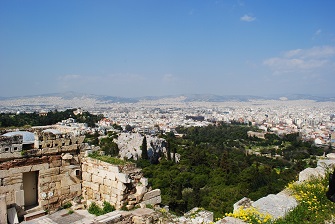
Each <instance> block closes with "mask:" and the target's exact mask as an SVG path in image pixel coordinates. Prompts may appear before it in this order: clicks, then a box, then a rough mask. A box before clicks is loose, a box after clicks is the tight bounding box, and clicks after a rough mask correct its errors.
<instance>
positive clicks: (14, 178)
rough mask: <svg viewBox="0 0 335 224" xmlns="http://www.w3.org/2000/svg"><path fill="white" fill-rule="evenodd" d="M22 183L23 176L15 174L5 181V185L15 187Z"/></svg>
mask: <svg viewBox="0 0 335 224" xmlns="http://www.w3.org/2000/svg"><path fill="white" fill-rule="evenodd" d="M20 183H22V174H13V175H12V176H9V177H5V178H4V179H3V185H4V186H7V185H13V184H20Z"/></svg>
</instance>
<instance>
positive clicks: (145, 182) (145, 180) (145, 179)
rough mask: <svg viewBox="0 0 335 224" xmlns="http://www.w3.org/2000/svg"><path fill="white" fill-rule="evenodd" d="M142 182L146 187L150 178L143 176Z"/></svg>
mask: <svg viewBox="0 0 335 224" xmlns="http://www.w3.org/2000/svg"><path fill="white" fill-rule="evenodd" d="M140 182H141V184H142V185H143V186H145V187H146V186H148V178H145V177H142V178H141V179H140Z"/></svg>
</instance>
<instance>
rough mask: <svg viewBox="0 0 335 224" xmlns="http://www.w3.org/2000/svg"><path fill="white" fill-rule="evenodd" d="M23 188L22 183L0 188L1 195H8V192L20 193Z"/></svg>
mask: <svg viewBox="0 0 335 224" xmlns="http://www.w3.org/2000/svg"><path fill="white" fill-rule="evenodd" d="M22 187H23V184H22V183H18V184H12V185H7V186H2V187H0V195H2V194H6V193H8V192H14V191H19V190H21V189H23V188H22Z"/></svg>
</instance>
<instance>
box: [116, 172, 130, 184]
mask: <svg viewBox="0 0 335 224" xmlns="http://www.w3.org/2000/svg"><path fill="white" fill-rule="evenodd" d="M117 180H118V181H120V182H122V183H124V184H126V183H130V179H129V177H128V175H127V174H125V173H118V174H117Z"/></svg>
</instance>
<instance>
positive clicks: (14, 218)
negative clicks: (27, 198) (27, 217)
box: [7, 207, 19, 224]
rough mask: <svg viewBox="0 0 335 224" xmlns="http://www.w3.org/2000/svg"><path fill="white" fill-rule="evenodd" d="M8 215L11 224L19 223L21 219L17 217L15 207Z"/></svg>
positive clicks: (10, 209)
mask: <svg viewBox="0 0 335 224" xmlns="http://www.w3.org/2000/svg"><path fill="white" fill-rule="evenodd" d="M7 215H8V222H9V223H10V224H17V223H19V218H18V217H17V213H16V209H15V207H12V208H9V209H8V210H7Z"/></svg>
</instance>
